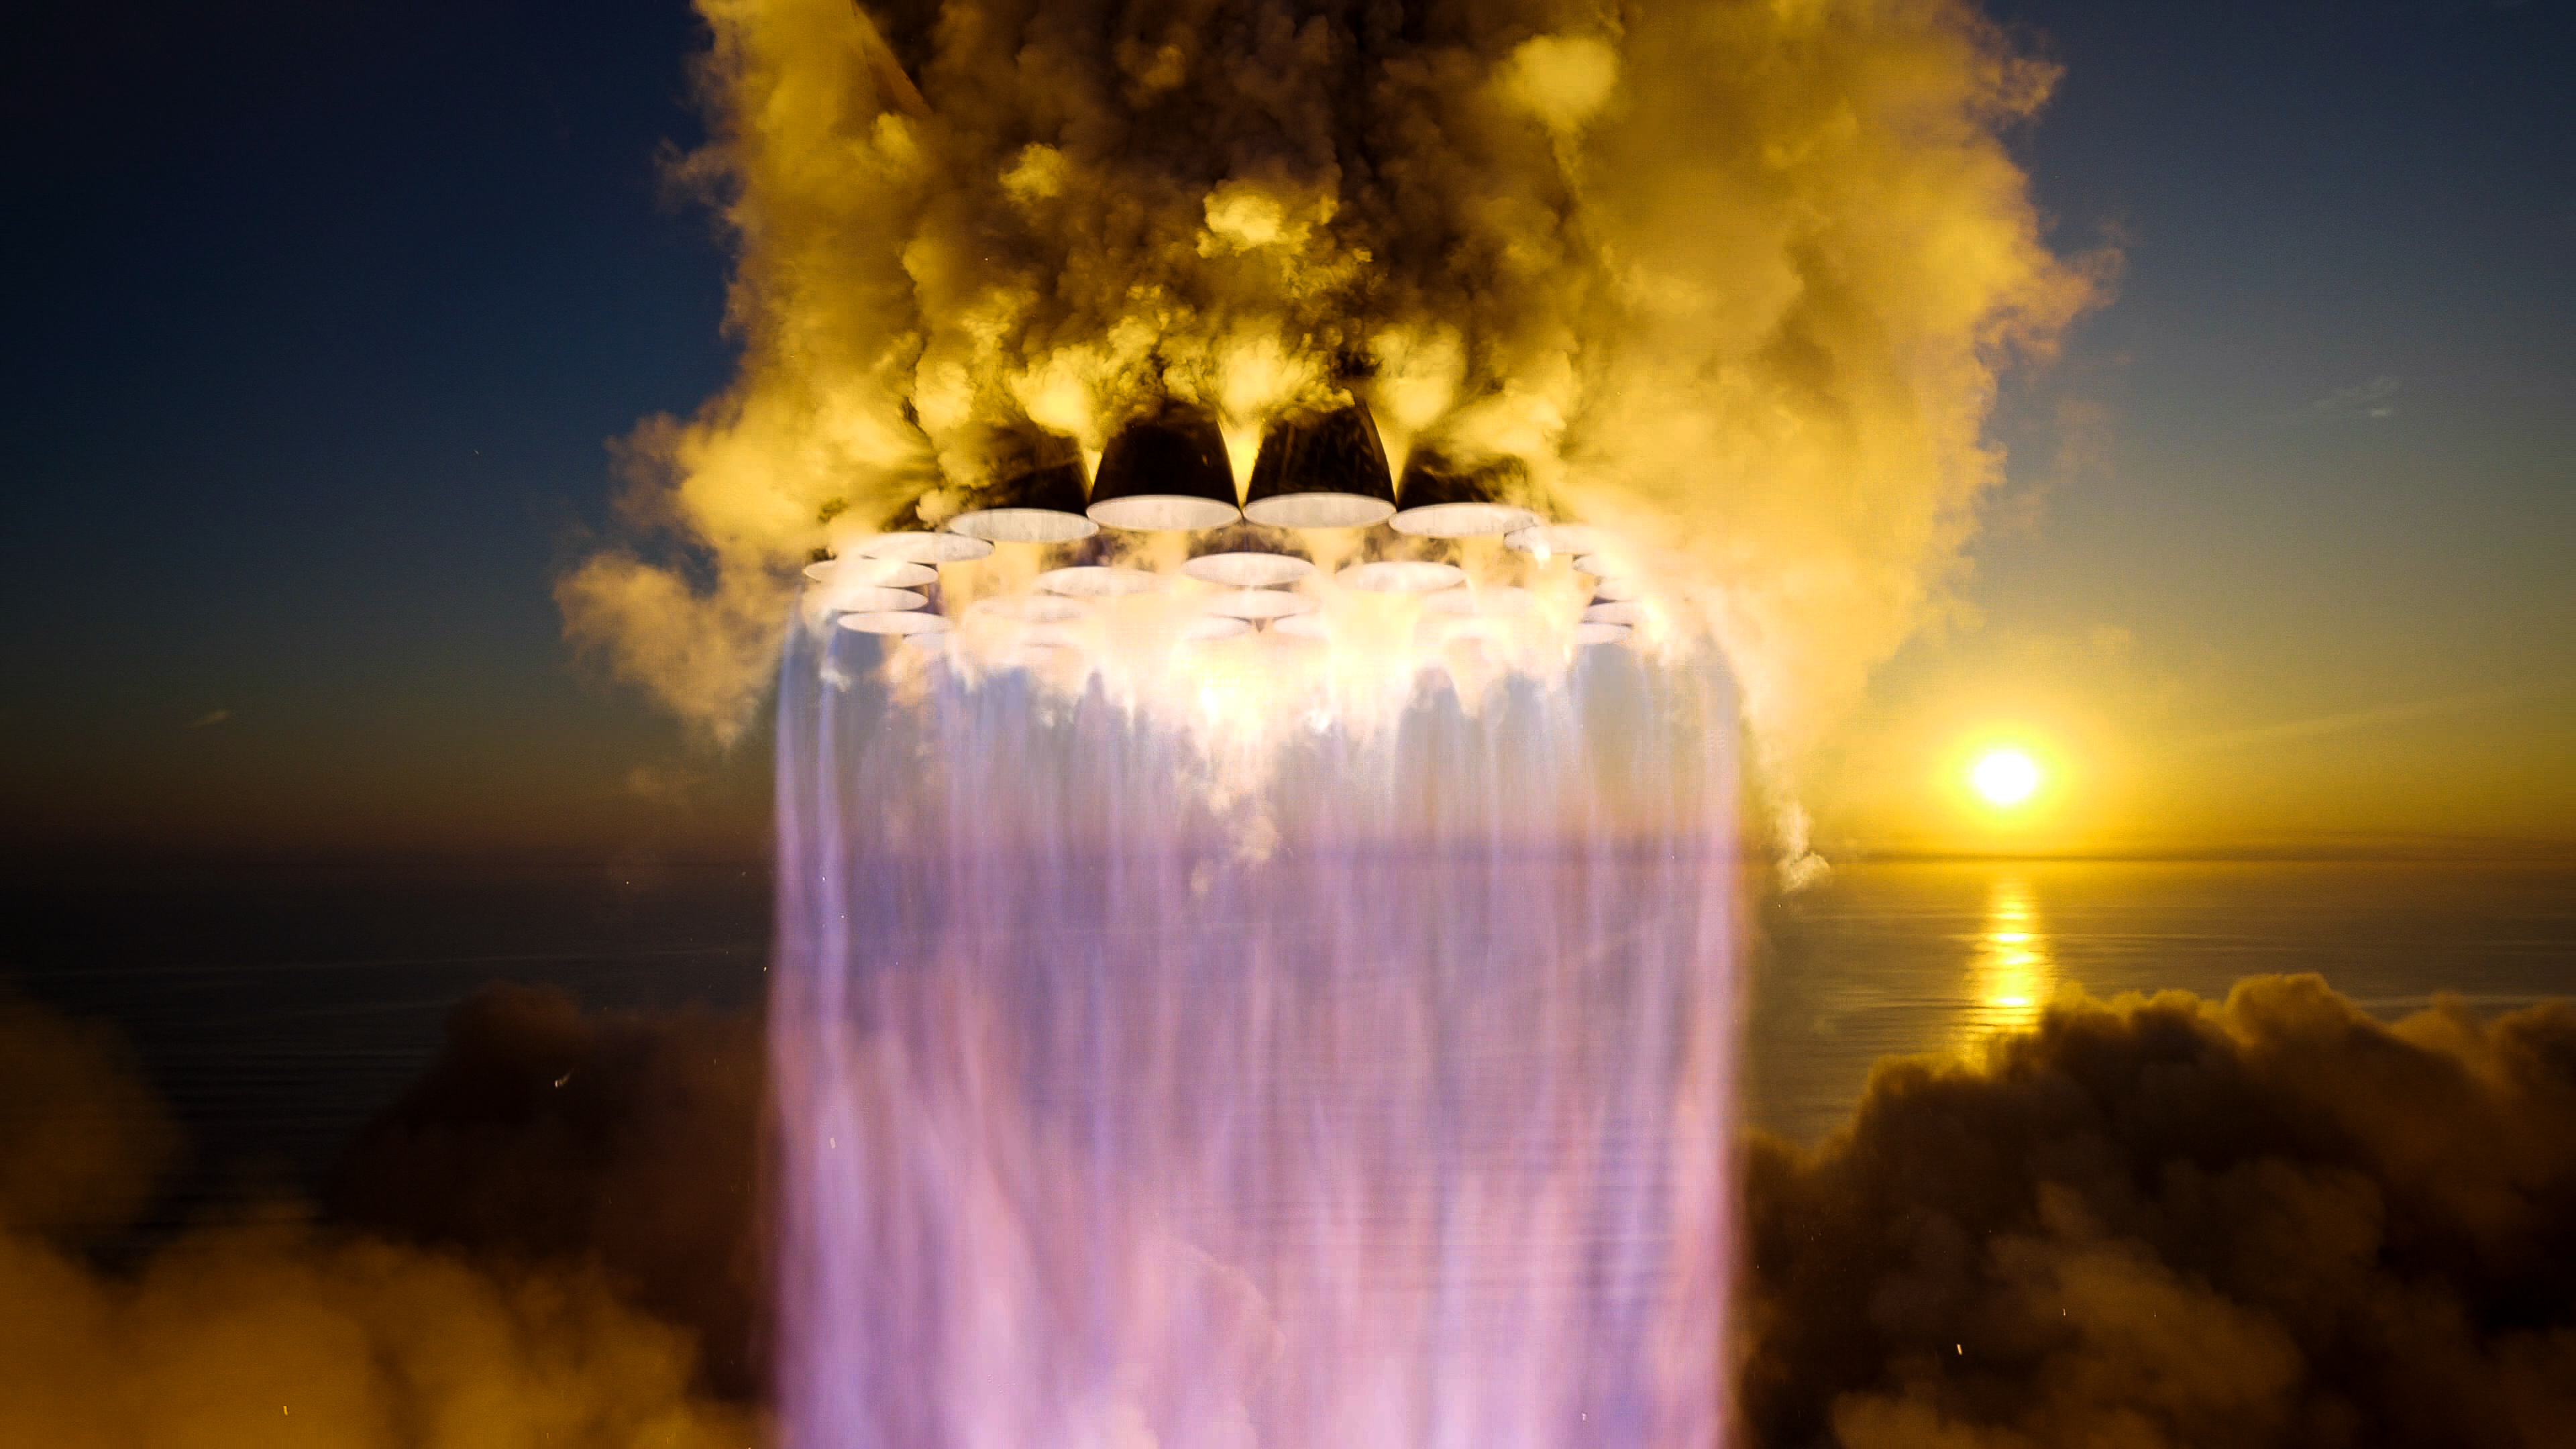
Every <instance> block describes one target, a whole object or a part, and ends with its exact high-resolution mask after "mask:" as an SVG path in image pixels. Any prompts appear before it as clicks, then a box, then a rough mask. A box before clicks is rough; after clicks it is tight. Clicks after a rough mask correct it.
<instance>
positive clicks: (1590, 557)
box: [805, 403, 1648, 667]
mask: <svg viewBox="0 0 2576 1449" xmlns="http://www.w3.org/2000/svg"><path fill="white" fill-rule="evenodd" d="M988 479H989V481H987V482H986V483H985V484H984V485H983V486H982V487H980V488H978V489H975V490H973V492H972V495H971V496H970V497H969V499H968V500H967V501H968V502H969V503H970V504H971V505H972V506H969V507H967V508H966V509H964V510H963V511H961V512H958V513H956V514H955V515H954V516H952V517H949V518H948V519H946V520H945V521H944V523H943V524H942V525H941V527H939V528H938V529H937V530H935V531H932V530H899V531H890V532H880V533H843V534H841V535H839V536H837V537H836V539H835V542H834V545H833V548H832V550H831V552H832V555H833V556H832V557H829V558H825V559H820V560H818V561H816V562H815V563H813V564H811V565H810V566H808V567H807V568H806V570H805V573H806V576H807V577H808V578H809V579H811V580H812V581H813V583H814V586H815V587H814V588H813V589H812V590H811V591H809V594H808V605H809V607H810V608H812V609H814V610H816V611H817V612H818V613H820V614H823V615H837V621H838V623H839V625H840V627H842V628H845V629H852V630H857V631H860V632H862V633H870V634H880V635H891V636H899V637H900V638H901V639H902V640H903V641H904V643H905V644H907V645H909V646H910V647H912V648H914V649H917V650H921V651H925V652H928V653H932V654H943V653H951V652H957V653H971V655H972V656H973V657H974V658H976V659H977V660H978V661H979V662H981V663H984V664H988V665H1000V666H1005V667H1008V666H1031V665H1036V664H1040V663H1044V662H1048V661H1051V660H1056V659H1061V658H1063V657H1066V656H1067V655H1068V654H1079V653H1080V652H1082V650H1083V649H1084V646H1085V642H1086V638H1087V637H1096V635H1092V636H1086V634H1085V632H1084V631H1083V630H1082V629H1081V628H1080V627H1079V626H1080V625H1082V624H1083V623H1085V622H1086V621H1095V622H1096V620H1097V618H1098V616H1100V615H1102V614H1103V613H1104V612H1106V611H1112V610H1116V609H1118V608H1119V607H1120V606H1121V604H1122V603H1124V602H1126V601H1139V602H1141V601H1143V600H1144V599H1145V598H1146V596H1154V597H1155V599H1157V600H1158V601H1159V605H1160V606H1159V607H1156V608H1153V609H1151V610H1149V611H1145V612H1143V613H1141V614H1134V615H1131V616H1130V617H1129V618H1128V623H1129V624H1130V625H1131V626H1132V625H1133V624H1134V623H1135V622H1136V621H1137V620H1138V619H1142V620H1143V621H1144V623H1145V626H1146V627H1147V628H1148V629H1150V630H1151V631H1152V632H1155V633H1158V634H1159V635H1160V636H1161V641H1160V642H1163V643H1166V644H1182V645H1196V644H1206V643H1212V642H1214V641H1219V640H1225V639H1233V638H1242V637H1245V636H1249V635H1253V634H1256V633H1258V634H1263V635H1268V636H1275V637H1279V638H1281V639H1283V640H1286V639H1299V640H1311V641H1327V642H1328V641H1330V640H1331V639H1332V638H1333V637H1334V634H1335V622H1334V621H1335V618H1336V616H1337V615H1338V614H1339V613H1341V612H1343V611H1339V610H1336V609H1334V608H1330V607H1328V605H1331V604H1332V603H1334V602H1335V601H1336V600H1347V599H1353V598H1358V599H1368V598H1387V597H1388V596H1393V597H1395V598H1399V599H1409V600H1410V601H1411V602H1412V605H1413V608H1412V609H1409V610H1407V611H1406V619H1407V626H1408V628H1409V629H1410V630H1411V631H1412V633H1413V634H1414V636H1415V642H1416V643H1417V644H1422V645H1427V646H1429V647H1431V648H1435V649H1445V648H1448V647H1453V646H1463V647H1467V648H1470V649H1473V648H1478V647H1482V646H1485V645H1488V644H1497V645H1498V644H1500V643H1501V642H1502V641H1504V640H1505V639H1506V638H1507V637H1512V638H1519V639H1524V640H1525V639H1527V638H1528V637H1529V636H1530V635H1532V634H1533V633H1534V632H1535V633H1537V634H1538V635H1540V636H1542V637H1544V638H1545V639H1546V640H1547V642H1548V643H1549V644H1550V645H1551V646H1553V647H1554V648H1556V649H1558V650H1563V649H1567V648H1571V647H1576V646H1582V645H1593V644H1607V643H1614V642H1617V641H1620V640H1624V639H1628V638H1629V637H1631V634H1632V631H1633V630H1634V629H1635V628H1636V627H1637V626H1639V625H1641V624H1644V623H1645V622H1646V621H1647V617H1648V615H1647V611H1646V608H1645V606H1644V605H1643V604H1642V603H1641V602H1639V588H1638V586H1637V583H1636V581H1635V579H1634V577H1633V576H1632V575H1630V574H1628V571H1627V570H1626V568H1625V567H1623V563H1622V559H1623V557H1624V551H1623V550H1622V549H1621V548H1620V547H1619V545H1618V543H1617V542H1616V541H1615V540H1613V539H1612V538H1610V537H1609V536H1608V535H1607V534H1605V533H1604V532H1603V531H1602V530H1600V529H1597V528H1592V527H1587V526H1583V525H1579V524H1563V523H1552V522H1550V521H1548V520H1547V519H1545V518H1543V517H1542V516H1541V515H1540V514H1539V513H1538V512H1537V511H1535V510H1534V509H1532V508H1530V507H1527V506H1524V505H1523V504H1522V503H1519V502H1514V501H1510V500H1511V499H1512V498H1514V497H1515V496H1516V495H1523V494H1525V492H1526V489H1525V486H1524V480H1523V479H1522V477H1521V476H1520V467H1519V465H1518V464H1517V463H1516V462H1512V461H1508V460H1507V461H1505V462H1503V463H1500V464H1488V465H1484V466H1480V467H1465V466H1457V465H1454V464H1453V463H1452V462H1451V461H1450V460H1449V459H1448V458H1447V457H1445V456H1444V455H1443V454H1442V453H1440V452H1439V451H1438V450H1436V449H1434V448H1429V447H1416V448H1414V449H1413V450H1411V452H1410V453H1409V454H1408V456H1407V458H1406V460H1405V466H1404V469H1403V472H1402V475H1401V477H1400V478H1399V477H1398V476H1397V475H1396V474H1395V473H1394V471H1393V470H1391V469H1390V468H1389V467H1388V463H1387V456H1386V451H1385V448H1384V446H1383V445H1382V443H1381V442H1380V440H1379V437H1378V433H1377V429H1376V426H1375V424H1374V422H1373V421H1372V420H1371V418H1370V416H1369V413H1368V411H1367V409H1366V408H1365V407H1364V406H1363V405H1360V404H1357V403H1353V404H1350V405H1347V406H1343V407H1340V408H1337V409H1333V410H1330V411H1324V412H1318V413H1310V414H1307V415H1304V416H1301V417H1294V418H1290V419H1287V420H1284V421H1282V422H1280V423H1277V424H1275V425H1273V426H1272V427H1271V428H1270V429H1269V430H1268V432H1267V433H1266V434H1265V435H1264V437H1263V439H1262V442H1261V447H1260V450H1259V453H1258V454H1257V456H1256V458H1255V461H1254V463H1253V466H1252V469H1251V476H1250V478H1249V480H1248V486H1246V487H1244V488H1242V489H1240V490H1238V488H1237V484H1236V477H1235V473H1234V470H1233V468H1232V466H1231V465H1230V463H1229V461H1228V452H1227V449H1226V445H1225V438H1224V436H1223V433H1222V432H1221V430H1220V429H1219V427H1218V425H1217V422H1216V420H1215V419H1214V418H1213V417H1212V416H1210V415H1209V414H1207V413H1206V412H1204V411H1201V410H1198V409H1194V408H1189V407H1185V406H1180V405H1167V406H1166V407H1164V408H1163V409H1161V410H1160V411H1158V412H1155V413H1153V414H1150V415H1148V416H1146V417H1144V418H1142V419H1140V420H1137V421H1135V422H1132V423H1130V424H1129V425H1127V426H1126V427H1125V428H1123V429H1122V430H1120V431H1119V432H1118V433H1117V434H1115V435H1114V436H1113V437H1112V438H1111V439H1110V440H1109V442H1108V445H1107V447H1106V448H1105V449H1104V450H1103V451H1102V452H1101V453H1100V455H1099V460H1098V471H1097V476H1096V478H1093V479H1091V480H1089V481H1088V484H1087V486H1086V478H1085V467H1084V458H1083V454H1082V452H1081V450H1080V448H1079V447H1078V446H1077V445H1076V444H1075V442H1074V440H1073V439H1071V438H1069V437H1065V436H1063V435H1061V434H1054V433H1048V432H1044V431H1041V430H1038V429H1036V428H1034V427H1024V428H1021V429H1017V430H1012V431H1006V432H1001V433H998V434H997V435H996V437H995V439H994V442H993V446H992V449H991V467H990V472H989V475H988ZM1104 530H1105V532H1104ZM1155 536H1160V538H1161V539H1162V540H1165V541H1169V540H1175V539H1178V540H1183V541H1184V542H1183V544H1182V547H1180V548H1179V549H1171V548H1168V547H1166V548H1163V549H1160V550H1158V549H1156V548H1152V547H1147V546H1144V543H1145V540H1147V539H1149V538H1153V537H1155ZM1496 542H1498V543H1499V544H1500V545H1501V548H1500V549H1496V548H1494V547H1493V546H1492V545H1493V543H1496ZM996 545H1001V546H1005V547H1010V546H1018V547H1016V548H1013V550H1012V551H1013V553H1014V554H1015V555H1027V556H1029V557H1031V558H1033V559H1036V560H1037V561H1039V562H1042V563H1045V564H1050V565H1052V566H1051V567H1044V568H1042V569H1040V570H1039V571H1037V572H1035V573H1034V576H1033V577H1031V576H1028V573H1027V570H1025V569H1023V570H1021V571H1020V573H1021V575H1022V577H1021V578H1019V579H1018V580H1004V579H1000V578H999V577H998V576H997V577H995V578H978V579H973V580H966V579H960V578H957V577H954V576H950V575H944V574H943V572H942V569H943V567H944V566H952V565H974V564H977V563H978V562H979V561H982V560H987V559H990V558H991V557H992V556H993V554H994V553H995V548H996ZM1030 546H1034V547H1030ZM1158 553H1160V554H1162V555H1165V556H1169V555H1171V554H1174V553H1177V554H1179V555H1181V557H1180V560H1179V563H1178V567H1177V570H1176V573H1177V576H1178V578H1177V580H1176V579H1175V577H1174V574H1173V573H1166V572H1163V571H1159V570H1157V569H1156V568H1153V567H1138V566H1137V564H1138V563H1139V562H1151V561H1152V560H1153V559H1154V558H1155V557H1156V556H1157V554H1158ZM1560 564H1562V565H1570V568H1568V567H1557V565H1560ZM976 572H978V573H979V574H980V573H984V572H986V571H984V570H977V571H976ZM1015 583H1016V584H1024V585H1026V586H1025V587H1014V584H1015ZM943 584H945V585H946V586H945V587H943ZM960 596H963V597H962V600H961V598H960ZM1363 607H1364V606H1363ZM1380 622H1382V621H1380ZM1129 632H1133V631H1132V628H1131V629H1130V631H1129Z"/></svg>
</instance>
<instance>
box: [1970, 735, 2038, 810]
mask: <svg viewBox="0 0 2576 1449" xmlns="http://www.w3.org/2000/svg"><path fill="white" fill-rule="evenodd" d="M2043 778H2044V776H2043V775H2042V773H2041V771H2040V768H2039V761H2037V760H2034V759H2032V758H2031V757H2030V754H2029V752H2028V751H2025V750H2016V749H2009V748H2007V749H1994V750H1988V751H1986V752H1985V753H1984V754H1982V755H1979V756H1978V757H1977V762H1976V764H1974V765H1973V766H1970V767H1969V770H1968V784H1969V787H1970V788H1972V789H1974V790H1975V791H1976V792H1977V798H1979V799H1981V800H1983V801H1985V802H1986V803H1987V804H1989V805H1992V806H1994V807H1995V808H1996V809H1998V810H2010V809H2012V808H2013V807H2015V806H2017V805H2021V804H2023V803H2025V802H2027V801H2028V800H2029V799H2030V797H2031V796H2033V795H2035V794H2037V793H2039V787H2040V783H2041V781H2042V779H2043Z"/></svg>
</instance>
